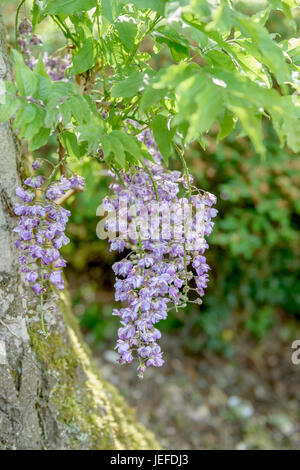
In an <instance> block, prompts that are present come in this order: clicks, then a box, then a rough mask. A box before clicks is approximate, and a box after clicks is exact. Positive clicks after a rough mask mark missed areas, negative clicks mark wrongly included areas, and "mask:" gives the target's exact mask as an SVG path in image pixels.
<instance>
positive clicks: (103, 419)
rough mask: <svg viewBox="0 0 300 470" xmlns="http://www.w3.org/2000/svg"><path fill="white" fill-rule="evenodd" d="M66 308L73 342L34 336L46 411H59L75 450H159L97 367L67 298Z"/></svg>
mask: <svg viewBox="0 0 300 470" xmlns="http://www.w3.org/2000/svg"><path fill="white" fill-rule="evenodd" d="M60 307H61V311H62V312H63V314H64V320H65V323H66V326H67V333H68V335H67V336H68V337H67V339H66V338H65V337H64V336H65V335H63V334H58V333H54V332H51V333H49V336H48V337H44V336H42V335H41V334H40V332H39V330H38V328H36V329H35V328H33V329H31V330H30V338H31V345H32V348H33V350H34V352H35V354H36V358H37V362H38V364H39V366H40V368H41V369H42V370H43V379H44V381H45V384H46V386H44V387H43V389H44V390H45V389H46V390H47V393H46V396H45V395H44V396H43V397H41V398H42V399H41V403H42V405H41V406H49V407H51V409H52V413H53V410H54V412H55V413H56V419H57V422H58V423H60V426H61V428H62V429H63V432H64V433H65V434H66V437H67V438H68V441H69V442H70V447H71V448H73V449H81V448H84V449H97V450H99V449H132V450H134V449H159V448H160V446H159V445H158V443H157V442H156V441H155V438H154V436H153V435H152V433H151V432H149V431H147V430H146V429H145V428H144V427H143V426H142V425H141V424H139V423H138V421H137V419H136V416H135V413H134V411H133V410H132V409H130V408H129V407H128V406H127V405H126V403H125V401H124V399H123V398H122V397H121V396H120V395H119V393H118V392H117V390H116V389H115V387H113V386H112V385H111V384H109V383H107V382H106V381H105V380H104V379H103V378H102V376H101V374H100V372H99V371H98V370H97V368H96V367H95V365H94V364H93V361H92V359H91V354H90V351H89V350H88V348H87V346H86V345H85V344H84V343H83V342H82V339H81V337H80V332H79V329H78V326H77V323H76V320H75V318H74V316H73V314H72V312H71V309H70V303H69V299H68V298H67V296H66V295H63V296H62V298H61V306H60ZM45 384H44V385H45ZM45 447H46V448H47V442H46V441H45Z"/></svg>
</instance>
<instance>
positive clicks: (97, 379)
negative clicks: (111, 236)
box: [0, 16, 159, 450]
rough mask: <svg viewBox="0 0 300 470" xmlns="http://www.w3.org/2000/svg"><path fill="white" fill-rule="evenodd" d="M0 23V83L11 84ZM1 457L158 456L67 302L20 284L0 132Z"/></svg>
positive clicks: (11, 175) (8, 165)
mask: <svg viewBox="0 0 300 470" xmlns="http://www.w3.org/2000/svg"><path fill="white" fill-rule="evenodd" d="M10 76H11V74H10V65H9V59H8V55H7V46H6V42H5V31H4V26H3V22H2V17H1V16H0V80H1V79H4V80H10ZM0 172H1V173H0V248H1V249H0V449H2V450H3V449H149V448H150V449H151V448H152V449H157V448H159V446H158V444H157V443H156V441H155V439H154V437H153V435H152V434H151V433H150V432H148V431H147V430H146V429H145V428H144V427H143V426H142V425H140V424H139V423H138V422H137V420H136V417H135V415H134V412H133V411H132V410H131V409H130V408H129V407H128V406H127V405H126V404H125V402H124V400H123V398H122V397H121V396H120V395H119V394H118V392H117V391H116V389H115V388H114V387H113V386H112V385H110V384H109V383H107V382H106V381H105V380H103V378H102V377H101V375H100V373H99V372H98V371H97V370H96V368H95V366H94V365H93V362H92V360H91V357H90V353H89V351H88V349H87V347H86V346H85V345H84V344H83V342H82V340H81V338H80V333H79V330H78V327H77V324H76V320H75V318H74V317H73V315H72V312H71V309H70V302H69V299H68V295H67V294H65V293H64V294H63V295H62V296H61V297H60V298H59V297H55V294H53V295H52V296H51V298H50V299H48V301H47V305H46V310H47V311H48V312H49V308H47V307H49V306H52V307H53V310H52V311H51V313H46V317H45V322H46V327H47V330H48V331H49V335H47V336H45V335H43V334H42V332H41V331H40V310H39V308H40V307H39V305H38V300H37V299H36V296H34V295H33V294H32V293H31V292H30V289H29V288H28V287H26V286H25V285H24V283H23V281H22V278H21V276H20V272H19V266H18V256H19V254H18V253H17V250H16V248H15V247H14V234H13V231H12V229H13V227H14V225H16V221H17V219H16V217H14V215H13V212H12V205H13V204H14V202H15V188H16V186H18V185H19V184H20V176H21V174H22V172H23V167H22V159H21V156H20V152H19V148H18V143H17V139H16V138H15V136H14V134H13V132H12V130H11V127H10V125H9V123H5V124H0Z"/></svg>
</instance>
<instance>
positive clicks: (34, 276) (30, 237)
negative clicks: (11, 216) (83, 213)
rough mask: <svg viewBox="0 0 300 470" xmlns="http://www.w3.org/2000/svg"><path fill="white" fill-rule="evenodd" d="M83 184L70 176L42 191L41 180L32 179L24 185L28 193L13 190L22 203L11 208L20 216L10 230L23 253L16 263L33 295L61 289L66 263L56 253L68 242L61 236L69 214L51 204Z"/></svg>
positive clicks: (36, 162) (58, 206)
mask: <svg viewBox="0 0 300 470" xmlns="http://www.w3.org/2000/svg"><path fill="white" fill-rule="evenodd" d="M32 167H33V169H35V170H36V169H38V168H40V164H39V162H38V161H34V162H33V164H32ZM84 184H85V183H84V179H83V178H82V177H81V176H78V175H73V176H72V177H71V178H69V179H67V178H65V177H64V176H62V177H61V178H60V180H59V181H55V182H54V183H53V184H51V185H50V186H49V187H48V188H47V187H46V188H45V181H44V178H42V177H41V176H33V177H30V178H27V179H26V180H25V181H24V185H25V186H27V188H28V189H27V188H26V189H23V188H21V187H19V188H17V189H16V194H17V196H18V197H19V198H20V199H21V201H22V202H21V203H20V204H16V205H15V208H14V210H15V214H16V215H18V216H20V221H19V223H18V225H17V226H16V227H15V228H14V232H16V233H17V234H18V239H17V241H16V242H15V245H16V247H17V248H19V249H20V250H22V252H23V253H22V255H21V256H20V257H19V262H20V264H21V271H22V272H23V273H25V281H27V282H28V283H29V284H31V286H32V290H33V291H34V292H35V293H36V294H41V293H45V292H47V290H49V286H50V285H53V286H55V287H56V288H57V289H59V290H62V289H63V288H64V281H63V278H62V268H63V267H65V266H66V261H65V260H64V259H63V258H62V257H61V255H60V253H59V250H60V248H61V247H62V246H64V245H67V244H68V243H69V241H70V240H69V238H68V237H67V236H66V235H65V229H66V224H67V222H68V219H69V217H70V211H68V210H67V209H64V208H63V207H61V206H60V205H58V204H56V203H55V200H56V199H58V198H60V197H61V196H63V195H64V194H65V193H66V192H67V191H68V190H69V189H72V188H74V189H80V188H83V187H84ZM43 188H44V189H43ZM45 189H46V191H45V192H44V190H45Z"/></svg>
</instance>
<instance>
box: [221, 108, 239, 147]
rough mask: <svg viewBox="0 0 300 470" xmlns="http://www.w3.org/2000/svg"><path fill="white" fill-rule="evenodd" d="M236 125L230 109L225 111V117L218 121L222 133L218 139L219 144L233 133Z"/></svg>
mask: <svg viewBox="0 0 300 470" xmlns="http://www.w3.org/2000/svg"><path fill="white" fill-rule="evenodd" d="M235 123H236V119H235V118H234V116H233V115H232V113H230V112H229V111H228V109H225V110H224V113H223V116H222V117H220V118H219V119H218V124H219V126H220V132H219V134H218V138H217V141H218V142H219V141H220V140H222V139H224V138H225V137H227V136H228V135H229V134H230V133H231V132H232V131H233V129H234V127H235Z"/></svg>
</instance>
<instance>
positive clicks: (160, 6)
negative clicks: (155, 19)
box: [128, 0, 167, 16]
mask: <svg viewBox="0 0 300 470" xmlns="http://www.w3.org/2000/svg"><path fill="white" fill-rule="evenodd" d="M128 3H133V5H135V6H136V7H137V8H139V9H140V10H148V8H150V10H153V11H156V13H158V14H159V15H161V16H164V15H165V9H166V5H167V0H130V1H129V2H128Z"/></svg>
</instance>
